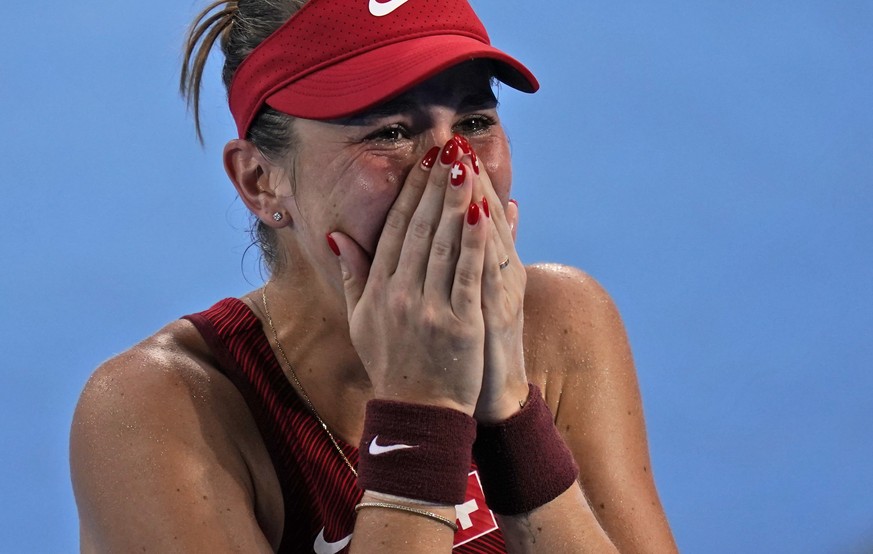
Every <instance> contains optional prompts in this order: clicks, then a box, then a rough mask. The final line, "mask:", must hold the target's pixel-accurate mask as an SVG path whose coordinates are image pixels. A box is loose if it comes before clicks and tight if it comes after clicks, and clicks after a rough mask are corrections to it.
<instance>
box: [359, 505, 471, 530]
mask: <svg viewBox="0 0 873 554" xmlns="http://www.w3.org/2000/svg"><path fill="white" fill-rule="evenodd" d="M361 508H386V509H388V510H399V511H401V512H406V513H410V514H418V515H420V516H424V517H426V518H428V519H432V520H434V521H438V522H440V523H442V524H443V525H445V526H446V527H448V528H449V529H451V530H452V532H457V531H458V525H457V524H456V523H455V522H454V521H452V520H450V519H448V518H445V517H443V516H441V515H439V514H435V513H433V512H428V511H427V510H419V509H417V508H410V507H409V506H404V505H402V504H391V503H390V502H361V503H360V504H358V505H357V506H355V513H358V512H359V511H360V510H361Z"/></svg>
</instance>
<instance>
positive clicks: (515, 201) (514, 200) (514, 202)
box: [509, 198, 518, 208]
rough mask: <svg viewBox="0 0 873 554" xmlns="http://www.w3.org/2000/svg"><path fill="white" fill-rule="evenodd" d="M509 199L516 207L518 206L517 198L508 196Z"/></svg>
mask: <svg viewBox="0 0 873 554" xmlns="http://www.w3.org/2000/svg"><path fill="white" fill-rule="evenodd" d="M509 201H510V202H512V203H513V204H515V207H516V208H517V207H518V200H516V199H515V198H510V199H509Z"/></svg>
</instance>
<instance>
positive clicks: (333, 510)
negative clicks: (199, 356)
mask: <svg viewBox="0 0 873 554" xmlns="http://www.w3.org/2000/svg"><path fill="white" fill-rule="evenodd" d="M184 319H187V320H189V321H191V322H192V323H193V324H194V326H195V327H196V328H197V330H198V331H199V332H200V334H201V335H202V336H203V338H204V340H205V341H206V343H207V344H208V345H209V348H210V349H211V350H212V354H213V355H214V356H215V359H216V360H217V363H218V366H219V367H218V369H219V370H220V371H221V372H222V373H224V374H225V375H226V376H227V377H228V378H229V379H230V380H231V382H233V384H234V385H235V386H236V387H237V389H238V390H239V391H240V393H241V394H242V396H243V397H244V398H245V401H246V403H247V404H248V407H249V410H251V413H252V416H253V417H254V420H255V422H256V423H257V425H258V429H259V430H260V432H261V435H262V437H263V439H264V443H265V444H266V446H267V450H268V451H269V454H270V457H271V459H272V462H273V466H274V468H275V469H276V474H277V475H278V476H279V481H280V483H281V486H282V495H283V498H284V501H285V530H284V534H283V536H282V543H281V546H280V548H279V552H313V550H314V545H315V544H316V543H317V542H318V543H320V544H321V545H322V546H324V545H328V546H325V547H324V548H321V549H320V550H321V552H318V553H317V554H322V553H323V552H346V551H347V550H348V547H347V546H346V547H345V548H343V549H342V550H337V549H336V546H334V548H333V549H331V548H330V546H329V545H330V544H333V545H338V543H339V542H340V541H342V540H343V539H345V538H346V537H349V536H350V535H351V534H352V531H353V529H354V524H355V513H354V506H355V504H357V503H358V501H359V500H360V498H361V495H362V491H361V490H360V489H358V487H357V485H356V483H355V476H354V475H353V474H352V472H351V471H349V468H348V467H347V466H346V465H345V463H344V462H343V460H342V458H341V457H340V456H339V454H338V453H337V452H336V450H335V449H334V447H333V445H332V444H331V442H330V440H329V439H328V438H327V435H326V433H325V432H324V430H323V429H321V426H320V425H319V423H318V421H317V420H316V419H315V417H314V416H313V415H312V414H311V413H310V412H309V410H307V408H306V406H305V404H304V403H303V401H302V400H301V399H300V398H299V397H298V396H297V393H296V392H295V391H294V388H293V387H292V386H291V383H290V382H289V381H288V379H287V378H286V377H285V374H284V373H283V371H282V368H281V366H280V365H279V362H278V360H277V359H276V357H275V356H274V354H273V350H272V349H271V348H270V343H269V341H268V340H267V337H266V335H264V332H263V330H262V327H261V322H260V320H259V319H258V318H257V317H256V316H255V314H254V313H252V311H251V310H250V309H249V308H248V306H246V305H245V304H244V303H243V302H242V301H240V300H238V299H235V298H226V299H224V300H222V301H220V302H218V303H217V304H215V305H214V306H213V307H211V308H209V309H208V310H206V311H204V312H200V313H197V314H192V315H188V316H185V317H184ZM337 440H338V442H339V444H340V447H341V448H342V449H343V452H344V453H345V455H346V457H348V459H349V461H350V462H351V463H352V465H355V466H357V463H358V449H357V448H355V447H354V446H351V445H349V444H346V443H344V442H343V441H342V440H339V439H337ZM471 469H472V470H473V471H471V474H470V481H471V483H477V482H478V476H477V475H476V474H475V467H473V468H471ZM474 477H475V478H474ZM471 486H472V485H471ZM470 494H472V493H470V492H468V503H466V504H470V503H472V505H473V506H474V507H475V506H477V505H476V501H475V500H473V499H475V498H476V497H477V495H475V494H473V496H470ZM478 502H479V503H480V504H481V505H479V506H478V508H479V509H480V511H478V512H477V514H478V520H477V519H476V518H475V517H474V520H473V521H474V525H477V526H481V525H484V524H482V523H481V521H483V520H485V519H487V520H488V521H489V522H493V516H491V514H490V512H489V511H488V510H487V506H485V505H484V500H483V497H482V496H481V495H479V496H478ZM474 509H475V508H474ZM483 513H484V515H483ZM459 517H460V516H459ZM470 521H471V520H470V519H466V522H467V523H469V522H470ZM461 523H463V522H461ZM462 527H463V525H462ZM478 528H480V527H473V528H468V529H466V532H467V533H466V535H464V533H463V531H464V530H463V529H462V530H459V532H458V535H456V540H455V542H456V546H455V548H454V552H462V553H471V554H472V553H484V552H506V549H505V546H504V542H503V536H502V535H501V533H500V531H499V529H496V528H494V526H493V524H491V523H489V524H488V526H486V527H481V531H480V532H481V533H484V534H481V535H480V536H478V537H476V538H473V539H469V538H468V537H470V536H475V535H476V534H479V533H477V532H475V531H476V529H478ZM471 533H473V535H471ZM461 543H463V544H461Z"/></svg>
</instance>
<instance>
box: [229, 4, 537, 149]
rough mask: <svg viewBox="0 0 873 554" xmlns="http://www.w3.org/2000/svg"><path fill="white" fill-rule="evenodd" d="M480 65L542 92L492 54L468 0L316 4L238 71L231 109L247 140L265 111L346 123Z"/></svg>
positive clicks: (522, 70)
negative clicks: (454, 70) (486, 63)
mask: <svg viewBox="0 0 873 554" xmlns="http://www.w3.org/2000/svg"><path fill="white" fill-rule="evenodd" d="M477 58H485V59H490V60H493V61H494V62H495V63H494V64H493V66H494V75H495V76H496V77H497V78H498V79H500V80H501V81H503V82H504V83H506V84H507V85H509V86H511V87H513V88H516V89H518V90H521V91H524V92H534V91H536V90H537V89H538V88H539V83H537V80H536V78H535V77H534V76H533V74H532V73H531V72H530V71H529V70H528V69H527V68H526V67H524V66H523V65H522V64H521V63H519V62H518V61H517V60H515V59H514V58H512V57H510V56H508V55H506V54H504V53H503V52H501V51H500V50H497V49H496V48H494V47H492V46H491V42H490V40H489V38H488V33H487V32H486V31H485V27H484V26H483V25H482V22H481V21H479V18H478V17H476V14H475V13H474V12H473V9H472V8H471V7H470V5H469V4H468V3H467V1H466V0H310V1H309V2H307V3H306V5H305V6H304V7H303V8H302V9H300V11H298V12H297V13H296V14H294V16H293V17H291V19H289V20H288V21H287V22H285V24H283V25H282V26H281V27H280V28H279V29H277V30H276V32H274V33H273V34H272V35H270V36H269V37H268V38H267V39H266V40H264V42H262V43H261V44H260V45H259V46H258V47H257V48H255V49H254V50H253V51H252V53H251V54H250V55H249V56H248V57H247V58H246V59H245V61H243V63H242V64H241V65H240V66H239V68H238V69H237V72H236V75H235V76H234V78H233V82H232V83H231V86H230V95H229V96H230V99H229V101H230V111H231V113H232V114H233V117H234V120H235V121H236V125H237V130H238V132H239V137H240V138H245V136H246V133H247V132H248V129H249V126H250V125H251V123H252V120H253V119H254V118H255V116H256V115H257V113H258V110H260V109H261V107H262V106H263V105H264V104H267V105H268V106H270V107H272V108H273V109H275V110H277V111H280V112H282V113H286V114H289V115H293V116H296V117H302V118H306V119H335V118H338V117H345V116H349V115H352V114H355V113H358V112H361V111H363V110H365V109H367V108H370V107H372V106H375V105H377V104H379V103H381V102H382V101H385V100H388V99H390V98H392V97H394V96H396V95H398V94H400V93H401V92H403V91H405V90H407V89H409V88H411V87H413V86H415V85H417V84H419V83H421V82H422V81H425V80H427V79H429V78H430V77H433V76H434V75H436V74H437V73H440V72H441V71H443V70H445V69H448V68H449V67H451V66H453V65H456V64H458V63H461V62H464V61H467V60H472V59H477Z"/></svg>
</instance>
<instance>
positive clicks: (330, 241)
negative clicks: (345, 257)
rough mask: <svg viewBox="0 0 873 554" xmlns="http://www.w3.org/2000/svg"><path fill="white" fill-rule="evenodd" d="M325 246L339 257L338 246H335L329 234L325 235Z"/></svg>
mask: <svg viewBox="0 0 873 554" xmlns="http://www.w3.org/2000/svg"><path fill="white" fill-rule="evenodd" d="M327 245H328V246H329V247H330V249H331V251H332V252H333V253H334V254H336V255H337V256H339V255H340V249H339V246H337V245H336V241H335V240H333V237H332V236H330V233H328V234H327Z"/></svg>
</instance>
